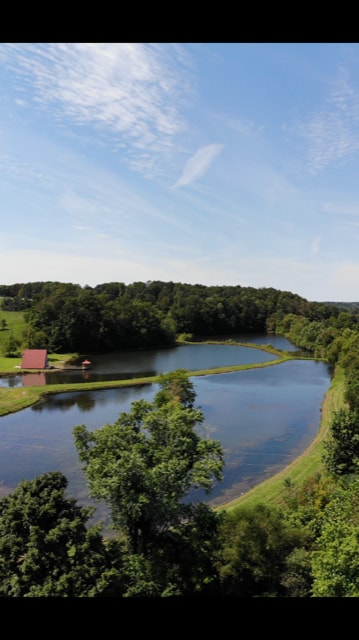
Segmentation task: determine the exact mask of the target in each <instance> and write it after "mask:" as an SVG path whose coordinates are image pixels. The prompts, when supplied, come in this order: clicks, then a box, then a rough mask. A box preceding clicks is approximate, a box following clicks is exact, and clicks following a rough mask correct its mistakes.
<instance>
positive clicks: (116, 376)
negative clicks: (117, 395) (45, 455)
mask: <svg viewBox="0 0 359 640" xmlns="http://www.w3.org/2000/svg"><path fill="white" fill-rule="evenodd" d="M233 340H235V341H237V342H247V341H248V342H249V341H250V339H249V336H248V335H242V336H240V337H238V336H234V337H233ZM251 341H252V342H253V343H254V344H268V343H270V342H271V344H273V346H274V344H275V346H278V348H279V349H289V350H293V349H294V347H293V346H292V345H291V344H290V342H288V340H286V339H285V338H281V337H280V336H277V337H267V336H263V335H260V334H257V335H252V336H251ZM89 357H90V360H91V363H92V366H91V368H90V369H88V370H87V371H83V370H82V369H78V370H67V371H53V370H52V371H48V372H41V373H27V374H21V373H19V374H18V375H13V376H8V377H3V378H0V387H21V386H32V385H36V384H39V385H42V384H69V383H73V382H75V383H81V382H101V381H106V380H127V379H131V378H136V377H137V378H139V377H144V376H156V375H158V374H160V373H168V372H169V371H173V370H174V369H187V371H196V370H197V371H198V370H199V369H210V368H215V367H220V366H224V365H227V366H231V365H236V364H256V363H258V362H269V361H270V360H275V358H276V356H274V355H273V354H270V353H266V352H264V351H260V350H259V349H251V348H250V347H242V346H239V345H238V346H233V345H228V344H227V345H223V344H213V345H207V344H196V345H182V346H180V347H172V348H170V349H162V350H157V349H154V350H149V351H121V352H118V353H107V354H102V355H99V354H96V355H94V356H92V355H90V356H89Z"/></svg>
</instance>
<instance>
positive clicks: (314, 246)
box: [309, 237, 320, 257]
mask: <svg viewBox="0 0 359 640" xmlns="http://www.w3.org/2000/svg"><path fill="white" fill-rule="evenodd" d="M319 246H320V238H318V237H317V238H314V240H313V241H312V243H311V245H310V248H309V253H310V255H311V256H312V257H314V256H317V255H318V253H319Z"/></svg>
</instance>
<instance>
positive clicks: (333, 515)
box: [312, 476, 359, 598]
mask: <svg viewBox="0 0 359 640" xmlns="http://www.w3.org/2000/svg"><path fill="white" fill-rule="evenodd" d="M358 514H359V479H358V477H355V476H352V477H350V478H349V477H348V478H345V479H344V481H341V482H340V483H338V484H337V487H336V491H335V492H334V493H333V498H332V502H331V503H330V504H329V505H328V507H327V510H326V518H325V523H324V524H323V527H322V533H321V536H320V537H319V538H318V539H317V541H316V546H315V550H314V552H313V553H312V574H313V589H312V595H313V596H314V597H317V598H322V597H325V598H347V597H352V598H353V597H355V598H358V597H359V554H358V538H359V515H358Z"/></svg>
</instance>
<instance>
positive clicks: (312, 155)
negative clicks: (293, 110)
mask: <svg viewBox="0 0 359 640" xmlns="http://www.w3.org/2000/svg"><path fill="white" fill-rule="evenodd" d="M358 124H359V95H358V92H357V91H355V90H354V89H353V87H352V86H351V84H350V82H349V79H348V77H347V74H346V73H345V72H344V71H343V72H342V73H341V76H340V78H339V80H338V81H337V83H336V87H335V89H334V90H333V91H332V93H331V95H330V97H329V99H328V100H327V103H326V104H325V106H324V107H323V109H321V110H320V111H318V112H317V113H314V114H313V115H312V117H311V118H310V120H309V121H308V122H307V123H306V124H305V125H301V126H300V128H299V133H300V135H301V136H302V137H303V138H304V139H305V140H306V142H307V145H308V154H307V160H308V169H309V172H310V173H311V174H312V175H316V174H318V173H320V172H321V171H323V170H324V169H325V168H326V167H327V166H329V165H330V164H332V163H334V162H336V161H338V160H340V159H342V158H345V157H348V156H352V155H353V154H354V153H356V152H357V151H358V150H359V128H358Z"/></svg>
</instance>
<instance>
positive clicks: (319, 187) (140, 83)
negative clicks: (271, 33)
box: [0, 43, 359, 301]
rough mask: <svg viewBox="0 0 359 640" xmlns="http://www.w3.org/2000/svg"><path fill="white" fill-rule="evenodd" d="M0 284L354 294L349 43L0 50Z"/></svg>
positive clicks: (356, 89)
mask: <svg viewBox="0 0 359 640" xmlns="http://www.w3.org/2000/svg"><path fill="white" fill-rule="evenodd" d="M0 197H1V208H0V223H1V225H0V233H1V245H0V284H13V283H15V282H33V281H44V280H56V281H61V282H72V283H78V284H80V285H90V286H95V285H96V284H100V283H104V282H115V281H116V282H124V283H126V284H130V283H132V282H136V281H144V282H146V281H148V280H161V281H164V282H168V281H173V282H183V283H191V284H196V283H198V284H204V285H241V286H244V287H247V286H251V287H256V288H258V287H273V288H275V289H280V290H284V291H292V292H293V293H297V294H299V295H301V296H303V297H304V298H306V299H308V300H315V301H358V300H359V250H358V240H359V44H357V43H326V44H325V43H178V44H175V43H153V44H148V43H138V44H136V43H128V44H125V43H113V44H110V43H103V44H101V43H88V44H85V43H63V44H61V43H49V44H45V43H40V44H36V43H20V44H16V43H0Z"/></svg>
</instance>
